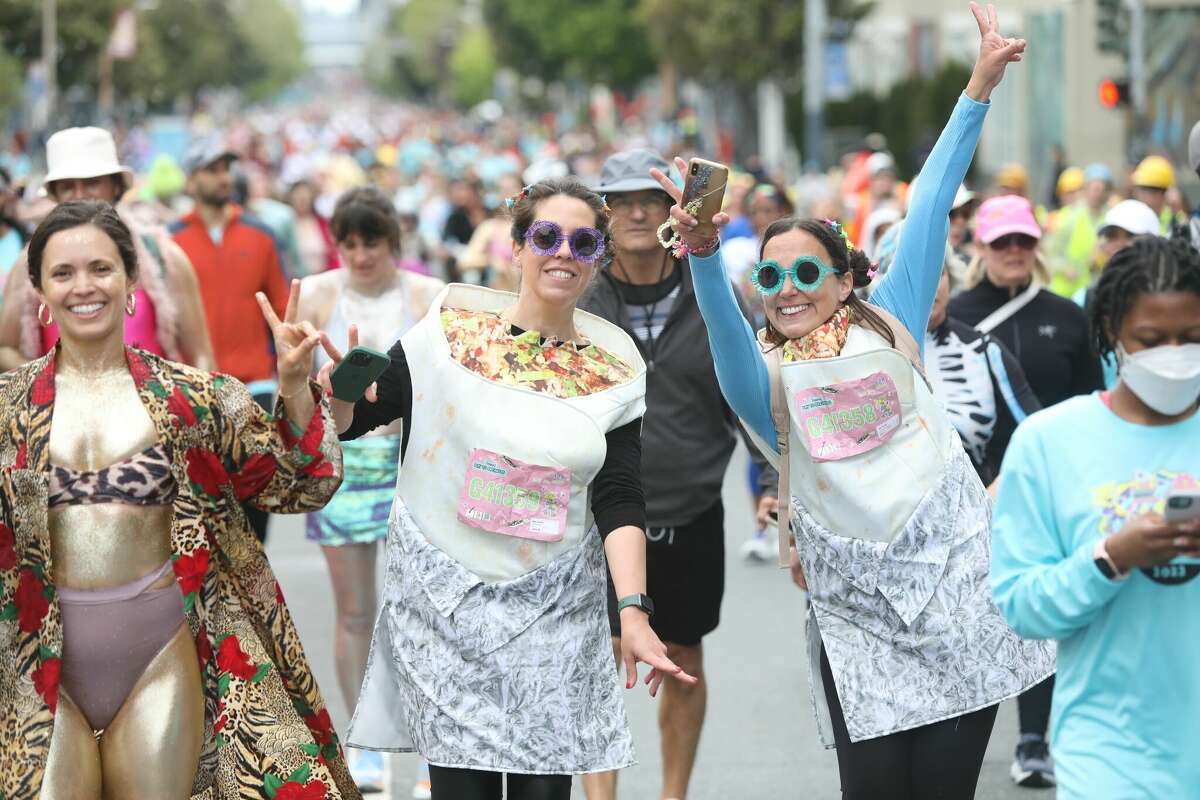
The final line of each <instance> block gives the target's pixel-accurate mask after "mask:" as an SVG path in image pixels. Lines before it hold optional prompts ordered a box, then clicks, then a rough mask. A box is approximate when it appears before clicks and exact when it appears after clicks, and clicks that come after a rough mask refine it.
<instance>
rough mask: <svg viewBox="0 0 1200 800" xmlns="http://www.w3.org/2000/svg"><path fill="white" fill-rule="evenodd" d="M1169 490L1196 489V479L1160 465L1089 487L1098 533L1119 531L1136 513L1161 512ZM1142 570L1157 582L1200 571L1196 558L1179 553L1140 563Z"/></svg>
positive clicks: (1174, 582) (1175, 581) (1174, 581)
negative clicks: (1097, 512) (1165, 561)
mask: <svg viewBox="0 0 1200 800" xmlns="http://www.w3.org/2000/svg"><path fill="white" fill-rule="evenodd" d="M1172 491H1183V492H1200V481H1197V480H1196V478H1194V477H1193V476H1191V475H1189V474H1187V473H1186V472H1172V471H1170V470H1165V469H1160V470H1158V471H1157V472H1141V471H1139V472H1137V473H1135V474H1134V477H1133V479H1132V480H1129V481H1125V482H1123V483H1117V482H1109V483H1106V484H1103V485H1101V486H1098V487H1097V488H1095V489H1093V490H1092V502H1093V504H1094V505H1096V506H1098V507H1099V508H1100V535H1101V536H1103V537H1107V536H1111V535H1113V534H1114V533H1119V532H1120V530H1121V528H1123V527H1125V523H1126V522H1128V521H1129V520H1130V518H1132V517H1135V516H1138V515H1139V514H1161V513H1163V511H1164V510H1165V509H1166V504H1167V495H1168V494H1170V493H1171V492H1172ZM1142 573H1143V574H1144V575H1145V576H1146V577H1147V578H1149V579H1150V580H1152V581H1154V582H1155V583H1157V584H1161V585H1163V586H1178V585H1180V584H1184V583H1187V582H1189V581H1191V580H1192V579H1193V578H1195V577H1196V576H1197V575H1200V559H1197V558H1184V557H1183V556H1180V557H1179V558H1176V559H1175V560H1173V561H1171V563H1169V564H1163V565H1162V566H1158V567H1143V568H1142Z"/></svg>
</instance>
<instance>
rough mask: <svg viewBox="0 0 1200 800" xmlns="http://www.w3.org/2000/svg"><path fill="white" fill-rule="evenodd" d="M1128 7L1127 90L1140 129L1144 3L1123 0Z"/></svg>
mask: <svg viewBox="0 0 1200 800" xmlns="http://www.w3.org/2000/svg"><path fill="white" fill-rule="evenodd" d="M1125 6H1126V8H1128V9H1129V91H1130V99H1131V100H1132V101H1133V116H1134V119H1135V120H1137V127H1138V129H1139V130H1140V129H1141V125H1142V121H1143V120H1145V119H1146V3H1145V0H1125Z"/></svg>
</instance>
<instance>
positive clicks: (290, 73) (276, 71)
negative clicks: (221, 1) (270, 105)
mask: <svg viewBox="0 0 1200 800" xmlns="http://www.w3.org/2000/svg"><path fill="white" fill-rule="evenodd" d="M235 17H236V20H237V30H238V33H239V39H240V41H239V42H238V48H239V50H241V51H242V52H243V53H245V54H247V55H248V56H249V58H248V59H246V61H245V62H244V63H242V64H239V65H238V67H239V69H240V74H235V75H234V83H235V85H237V86H238V87H239V88H242V89H243V90H244V91H245V92H246V94H247V95H248V96H249V97H250V99H251V100H265V99H267V98H268V97H270V96H271V95H273V94H275V93H276V92H278V91H280V90H281V89H283V88H285V87H286V86H288V85H289V84H290V83H292V82H293V81H295V80H296V79H297V78H299V77H300V76H301V75H302V74H303V73H304V69H305V64H304V41H303V38H302V37H301V35H300V20H298V19H297V18H296V15H295V14H294V13H292V11H291V9H289V8H288V7H287V6H286V5H284V3H283V0H240V2H239V3H238V4H237V5H236V6H235Z"/></svg>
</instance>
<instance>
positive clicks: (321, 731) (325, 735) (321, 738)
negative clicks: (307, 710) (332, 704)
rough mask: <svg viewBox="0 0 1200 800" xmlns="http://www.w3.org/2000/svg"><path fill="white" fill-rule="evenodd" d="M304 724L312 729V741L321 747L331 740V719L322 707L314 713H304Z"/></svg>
mask: <svg viewBox="0 0 1200 800" xmlns="http://www.w3.org/2000/svg"><path fill="white" fill-rule="evenodd" d="M304 724H305V725H307V726H308V729H309V730H310V731H312V735H313V741H315V742H316V743H317V744H319V745H321V747H324V746H325V745H327V744H329V743H330V742H332V741H333V721H332V720H330V719H329V712H328V711H327V710H325V709H323V708H322V709H321V710H320V711H318V712H316V713H315V714H308V715H306V716H305V717H304Z"/></svg>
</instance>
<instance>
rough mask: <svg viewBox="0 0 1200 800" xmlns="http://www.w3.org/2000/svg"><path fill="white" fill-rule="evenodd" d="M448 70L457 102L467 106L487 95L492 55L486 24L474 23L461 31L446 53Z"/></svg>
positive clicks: (493, 61)
mask: <svg viewBox="0 0 1200 800" xmlns="http://www.w3.org/2000/svg"><path fill="white" fill-rule="evenodd" d="M450 74H451V76H452V78H453V80H454V84H453V92H454V99H455V101H457V102H458V104H459V105H461V106H465V107H470V106H473V105H476V104H477V103H481V102H483V101H484V100H486V99H487V98H488V97H490V96H491V94H492V79H493V78H494V77H495V75H496V57H495V53H494V52H493V49H492V37H491V35H490V34H489V33H488V31H487V28H484V27H482V26H475V27H472V28H469V29H467V30H466V31H464V32H463V34H462V36H460V37H459V39H458V42H457V43H456V44H455V45H454V51H453V52H452V53H450Z"/></svg>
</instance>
